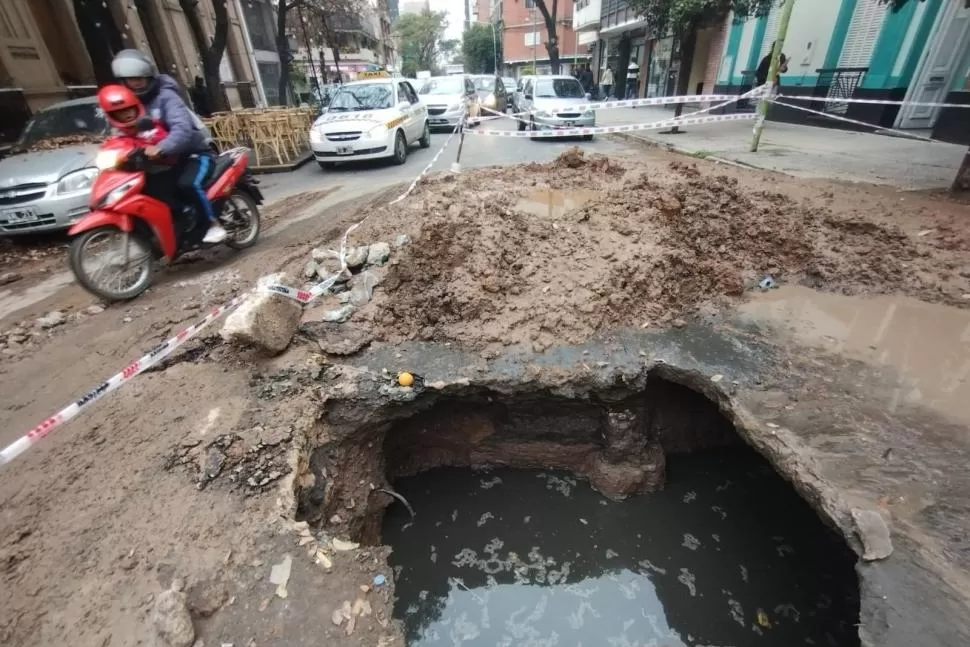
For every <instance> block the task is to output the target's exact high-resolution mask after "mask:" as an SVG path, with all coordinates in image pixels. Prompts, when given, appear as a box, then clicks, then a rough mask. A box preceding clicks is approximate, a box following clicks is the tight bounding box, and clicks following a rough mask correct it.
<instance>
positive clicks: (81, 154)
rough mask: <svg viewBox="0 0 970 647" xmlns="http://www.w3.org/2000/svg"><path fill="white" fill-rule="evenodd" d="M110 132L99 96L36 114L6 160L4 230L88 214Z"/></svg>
mask: <svg viewBox="0 0 970 647" xmlns="http://www.w3.org/2000/svg"><path fill="white" fill-rule="evenodd" d="M196 119H197V126H198V127H199V128H202V129H205V127H204V126H203V125H202V121H201V120H198V117H196ZM109 131H110V126H109V125H108V122H107V120H106V119H105V118H104V115H103V114H102V112H101V108H100V107H99V106H98V102H97V99H96V98H95V97H84V98H82V99H72V100H71V101H64V102H61V103H56V104H54V105H52V106H50V107H48V108H45V109H43V110H41V111H39V112H37V113H36V114H35V115H34V116H33V117H31V119H30V121H28V122H27V125H26V126H25V127H24V131H23V133H21V135H20V139H19V140H18V141H17V143H16V144H14V146H13V148H12V149H11V151H10V154H9V155H8V156H7V157H5V158H4V159H2V160H0V235H3V236H10V235H17V234H34V233H39V232H44V231H58V230H62V229H67V228H68V227H70V226H71V225H72V224H73V223H74V222H76V221H77V220H78V219H80V218H81V216H83V215H84V214H86V213H87V212H88V198H89V197H90V194H91V186H92V185H93V184H94V179H95V178H96V177H97V176H98V169H97V168H96V167H95V164H94V158H95V155H97V152H98V147H99V145H100V142H101V140H102V139H104V137H105V136H106V135H107V134H108V133H109ZM206 136H207V138H208V140H209V142H210V144H211V142H212V138H211V136H209V133H208V131H206Z"/></svg>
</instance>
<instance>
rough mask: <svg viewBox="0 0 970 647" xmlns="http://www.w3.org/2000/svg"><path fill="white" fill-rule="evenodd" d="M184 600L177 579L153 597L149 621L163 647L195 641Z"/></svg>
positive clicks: (185, 598) (185, 645) (189, 643)
mask: <svg viewBox="0 0 970 647" xmlns="http://www.w3.org/2000/svg"><path fill="white" fill-rule="evenodd" d="M186 600H187V597H186V595H185V593H183V592H182V591H181V585H180V583H179V582H177V581H176V582H173V584H172V587H171V588H170V589H168V590H166V591H164V592H162V593H161V594H160V595H159V596H158V597H157V598H156V599H155V606H154V608H153V609H152V614H151V623H152V626H153V627H154V629H155V635H156V636H157V637H158V639H159V641H160V642H161V644H162V645H164V646H165V647H190V646H191V645H192V644H193V643H194V642H195V628H194V627H193V626H192V616H191V614H190V613H189V609H188V606H187V602H186Z"/></svg>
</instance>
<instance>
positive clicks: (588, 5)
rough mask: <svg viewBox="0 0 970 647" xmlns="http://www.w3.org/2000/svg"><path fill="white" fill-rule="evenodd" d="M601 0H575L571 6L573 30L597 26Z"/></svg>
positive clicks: (586, 29)
mask: <svg viewBox="0 0 970 647" xmlns="http://www.w3.org/2000/svg"><path fill="white" fill-rule="evenodd" d="M602 6H603V5H602V0H577V2H576V4H575V6H574V8H573V31H576V32H580V31H591V30H595V29H597V28H598V27H599V24H600V9H601V8H602Z"/></svg>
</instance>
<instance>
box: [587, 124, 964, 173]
mask: <svg viewBox="0 0 970 647" xmlns="http://www.w3.org/2000/svg"><path fill="white" fill-rule="evenodd" d="M689 111H690V110H688V109H685V110H684V112H685V113H687V112H689ZM673 114H674V113H673V109H670V110H668V109H666V108H664V107H659V106H657V107H655V106H645V107H642V108H617V109H614V110H600V111H598V112H597V114H596V125H597V126H612V125H617V124H628V123H649V122H651V121H660V120H663V119H670V118H672V117H673ZM753 128H754V120H751V121H737V122H730V121H729V122H724V123H712V124H701V125H695V126H687V127H685V128H682V130H684V131H685V132H684V133H683V134H680V135H662V134H660V131H657V130H647V131H641V132H633V133H622V134H620V135H619V136H620V137H624V138H629V139H638V140H645V141H649V142H652V143H656V144H660V145H664V146H672V147H674V148H675V149H677V150H679V151H681V152H684V153H687V154H693V155H697V156H698V157H702V156H703V157H709V158H720V159H724V160H728V161H731V162H737V163H740V164H745V165H748V166H752V167H756V168H761V169H766V170H770V171H779V172H781V173H787V174H789V175H794V176H796V177H805V178H825V179H834V180H846V181H849V182H872V183H875V184H891V185H894V186H898V187H900V188H902V189H910V190H915V189H939V188H947V187H949V186H950V183H951V182H953V178H954V177H956V172H957V169H958V168H960V163H961V161H962V160H963V156H964V153H965V152H966V147H963V146H957V145H954V144H944V143H940V142H924V141H917V140H911V139H905V138H899V137H887V136H885V135H872V134H868V133H859V132H851V131H845V130H836V129H832V128H817V127H814V126H802V125H797V124H788V123H782V122H775V121H769V122H767V123H766V124H765V129H764V133H763V134H762V137H761V145H760V146H759V148H758V152H757V153H752V152H750V150H749V148H750V146H751V134H752V130H753Z"/></svg>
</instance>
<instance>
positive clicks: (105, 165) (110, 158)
mask: <svg viewBox="0 0 970 647" xmlns="http://www.w3.org/2000/svg"><path fill="white" fill-rule="evenodd" d="M120 161H121V153H119V152H118V151H98V154H97V155H95V157H94V166H95V167H96V168H97V169H98V170H99V171H110V170H111V169H113V168H117V166H118V162H120Z"/></svg>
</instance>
